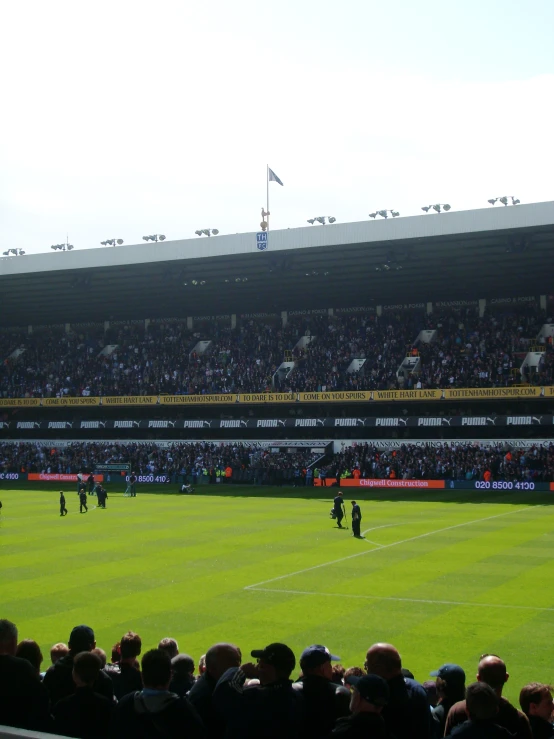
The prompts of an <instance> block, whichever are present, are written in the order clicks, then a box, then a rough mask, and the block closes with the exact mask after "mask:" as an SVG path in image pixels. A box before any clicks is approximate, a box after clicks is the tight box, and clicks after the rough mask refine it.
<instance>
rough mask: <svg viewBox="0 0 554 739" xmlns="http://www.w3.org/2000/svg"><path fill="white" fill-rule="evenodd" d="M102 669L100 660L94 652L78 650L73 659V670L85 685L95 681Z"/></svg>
mask: <svg viewBox="0 0 554 739" xmlns="http://www.w3.org/2000/svg"><path fill="white" fill-rule="evenodd" d="M101 669H102V660H101V659H100V657H99V656H98V655H97V654H94V652H79V654H76V655H75V658H74V660H73V672H74V673H75V674H76V675H77V677H78V678H79V679H80V680H82V681H83V682H84V683H86V684H87V685H91V684H92V683H94V682H95V680H96V679H97V678H98V675H99V674H100V670H101Z"/></svg>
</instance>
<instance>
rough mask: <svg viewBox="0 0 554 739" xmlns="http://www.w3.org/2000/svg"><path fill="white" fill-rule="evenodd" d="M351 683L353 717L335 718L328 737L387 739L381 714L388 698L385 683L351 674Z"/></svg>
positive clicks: (370, 676)
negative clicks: (336, 719)
mask: <svg viewBox="0 0 554 739" xmlns="http://www.w3.org/2000/svg"><path fill="white" fill-rule="evenodd" d="M350 680H351V684H352V686H353V690H352V699H351V701H350V710H351V712H352V715H350V716H346V717H343V718H339V719H338V721H337V723H336V726H335V728H334V729H333V731H332V732H331V737H335V736H339V737H344V739H386V737H387V736H389V735H388V734H387V727H386V725H385V722H384V720H383V717H382V716H381V713H382V711H383V708H384V706H386V704H387V702H388V700H389V696H390V693H389V688H388V685H387V683H386V682H385V681H384V680H383V678H381V677H379V676H378V675H363V676H362V677H355V676H354V675H351V676H350ZM406 736H407V737H408V736H409V735H406Z"/></svg>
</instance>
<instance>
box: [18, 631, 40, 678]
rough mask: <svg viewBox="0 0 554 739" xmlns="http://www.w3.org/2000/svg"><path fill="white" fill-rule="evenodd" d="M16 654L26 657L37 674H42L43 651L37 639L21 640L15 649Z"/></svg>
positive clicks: (22, 657)
mask: <svg viewBox="0 0 554 739" xmlns="http://www.w3.org/2000/svg"><path fill="white" fill-rule="evenodd" d="M15 656H16V657H20V658H21V659H26V660H27V662H29V663H30V664H31V665H32V667H33V668H34V670H35V672H36V673H37V675H39V676H40V666H41V664H42V652H41V651H40V647H39V645H38V644H37V643H36V641H34V640H33V639H23V641H20V642H19V644H18V645H17V649H16V650H15Z"/></svg>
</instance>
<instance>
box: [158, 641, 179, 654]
mask: <svg viewBox="0 0 554 739" xmlns="http://www.w3.org/2000/svg"><path fill="white" fill-rule="evenodd" d="M158 649H162V650H163V651H164V652H165V653H166V654H167V655H168V656H169V659H173V657H176V656H177V655H178V654H179V645H178V644H177V642H176V641H175V639H171V637H169V636H166V637H165V639H162V640H161V642H160V643H159V644H158Z"/></svg>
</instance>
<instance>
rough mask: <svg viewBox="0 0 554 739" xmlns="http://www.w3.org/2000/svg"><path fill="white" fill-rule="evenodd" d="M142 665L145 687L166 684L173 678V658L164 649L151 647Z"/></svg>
mask: <svg viewBox="0 0 554 739" xmlns="http://www.w3.org/2000/svg"><path fill="white" fill-rule="evenodd" d="M141 666H142V681H143V683H144V687H145V688H153V687H156V686H158V685H166V684H167V683H169V681H170V680H171V659H170V658H169V655H168V653H167V652H166V651H164V650H163V649H151V650H150V651H149V652H146V654H145V655H144V656H143V658H142V662H141Z"/></svg>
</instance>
